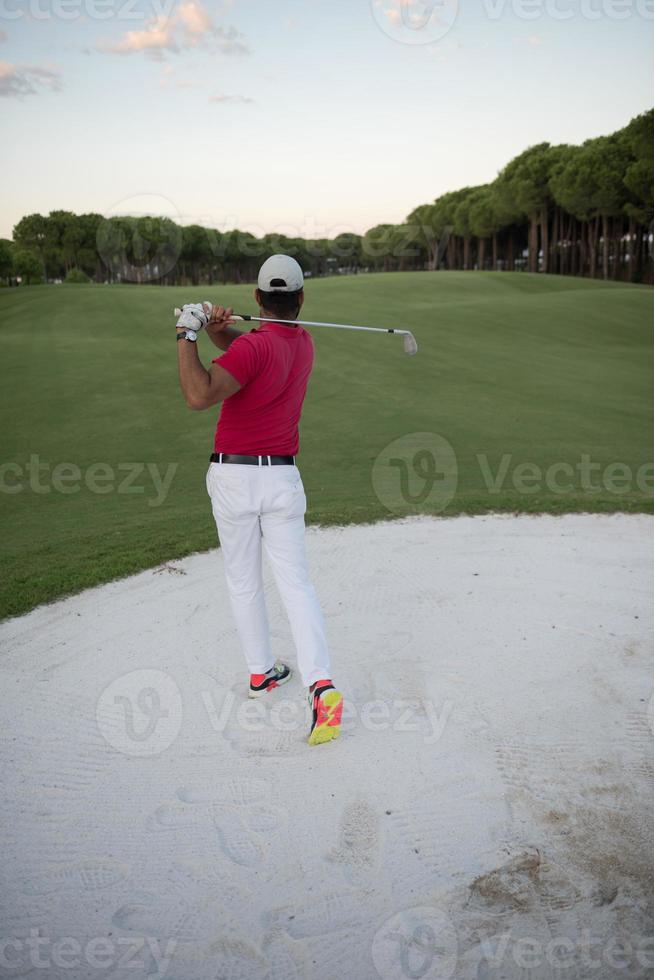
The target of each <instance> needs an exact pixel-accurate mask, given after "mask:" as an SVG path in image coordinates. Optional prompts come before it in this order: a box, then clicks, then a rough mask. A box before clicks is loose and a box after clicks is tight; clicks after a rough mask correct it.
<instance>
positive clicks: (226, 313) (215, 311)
mask: <svg viewBox="0 0 654 980" xmlns="http://www.w3.org/2000/svg"><path fill="white" fill-rule="evenodd" d="M233 313H234V310H233V309H232V307H231V306H228V307H227V309H225V307H224V306H212V307H211V309H210V313H209V322H208V324H207V334H208V335H209V337H211V339H212V340H213V339H214V338H215V336H216V334H219V333H222V331H223V330H225V329H226V328H227V327H231V325H232V324H233V323H236V321H235V320H232V314H233Z"/></svg>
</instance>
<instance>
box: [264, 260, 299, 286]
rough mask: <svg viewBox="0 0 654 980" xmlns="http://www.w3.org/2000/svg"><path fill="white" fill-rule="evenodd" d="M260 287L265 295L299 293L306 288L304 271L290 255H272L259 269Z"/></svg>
mask: <svg viewBox="0 0 654 980" xmlns="http://www.w3.org/2000/svg"><path fill="white" fill-rule="evenodd" d="M258 286H259V289H262V290H263V291H264V293H297V291H298V290H299V289H302V287H303V286H304V276H303V274H302V269H301V268H300V265H299V264H298V263H297V262H296V261H295V259H292V258H291V256H290V255H271V256H270V258H269V259H266V261H265V262H264V263H263V265H262V266H261V268H260V269H259V280H258Z"/></svg>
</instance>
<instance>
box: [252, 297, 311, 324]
mask: <svg viewBox="0 0 654 980" xmlns="http://www.w3.org/2000/svg"><path fill="white" fill-rule="evenodd" d="M301 294H302V290H301V289H298V290H297V292H295V293H280V292H278V291H277V290H275V291H274V292H270V293H266V292H264V291H263V289H260V290H259V302H260V303H261V306H262V307H263V309H264V310H265V311H266V313H272V314H273V316H276V317H279V319H280V320H295V319H297V315H298V313H299V312H300V296H301Z"/></svg>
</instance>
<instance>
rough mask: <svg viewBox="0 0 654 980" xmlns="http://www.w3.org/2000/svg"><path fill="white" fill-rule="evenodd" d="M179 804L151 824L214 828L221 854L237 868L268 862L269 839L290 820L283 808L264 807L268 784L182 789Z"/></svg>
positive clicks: (164, 809)
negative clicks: (267, 841) (238, 866)
mask: <svg viewBox="0 0 654 980" xmlns="http://www.w3.org/2000/svg"><path fill="white" fill-rule="evenodd" d="M175 795H176V797H177V799H178V800H179V801H183V802H175V803H166V804H163V805H162V806H160V807H158V809H157V810H156V811H155V813H154V815H153V818H152V819H151V824H153V825H154V827H155V828H158V829H162V828H163V829H167V830H175V829H179V828H181V829H188V828H189V827H194V828H196V829H204V830H209V829H211V828H213V829H214V830H215V831H216V833H217V835H218V840H219V844H220V847H221V850H222V851H223V853H224V854H225V855H226V856H227V857H228V858H229V859H230V860H231V861H233V862H234V863H235V864H240V865H244V866H245V867H252V866H254V865H257V864H259V863H261V862H263V861H264V860H265V859H266V838H267V836H269V835H271V834H272V833H274V831H275V830H277V829H278V828H279V827H280V826H281V825H282V823H283V822H284V821H285V820H286V819H287V816H288V814H287V811H286V810H285V809H284V808H282V807H279V806H270V805H267V804H261V803H260V802H259V801H260V800H261V799H264V798H266V797H269V796H270V787H269V784H268V783H267V782H266V781H265V780H257V779H249V780H248V779H246V780H243V781H242V782H239V781H238V780H236V779H230V780H225V781H224V782H223V783H222V784H221V785H219V786H218V787H216V786H213V787H211V790H210V791H209V790H208V789H206V788H205V787H193V786H188V785H187V786H182V787H180V788H179V789H178V790H177V792H176V794H175Z"/></svg>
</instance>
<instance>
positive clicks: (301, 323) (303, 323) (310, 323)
mask: <svg viewBox="0 0 654 980" xmlns="http://www.w3.org/2000/svg"><path fill="white" fill-rule="evenodd" d="M232 319H233V320H245V322H246V323H247V322H248V321H249V320H257V321H258V322H259V323H265V322H266V321H267V320H270V317H263V316H248V315H239V314H237V313H234V314H233V316H232ZM275 323H289V324H291V325H293V326H296V325H297V326H298V327H335V328H336V329H337V330H368V331H370V332H371V333H397V334H402V335H403V334H407V333H408V332H409V331H408V330H396V329H395V328H394V327H355V326H354V325H353V324H351V323H321V322H320V321H319V320H278V319H277V318H275Z"/></svg>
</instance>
